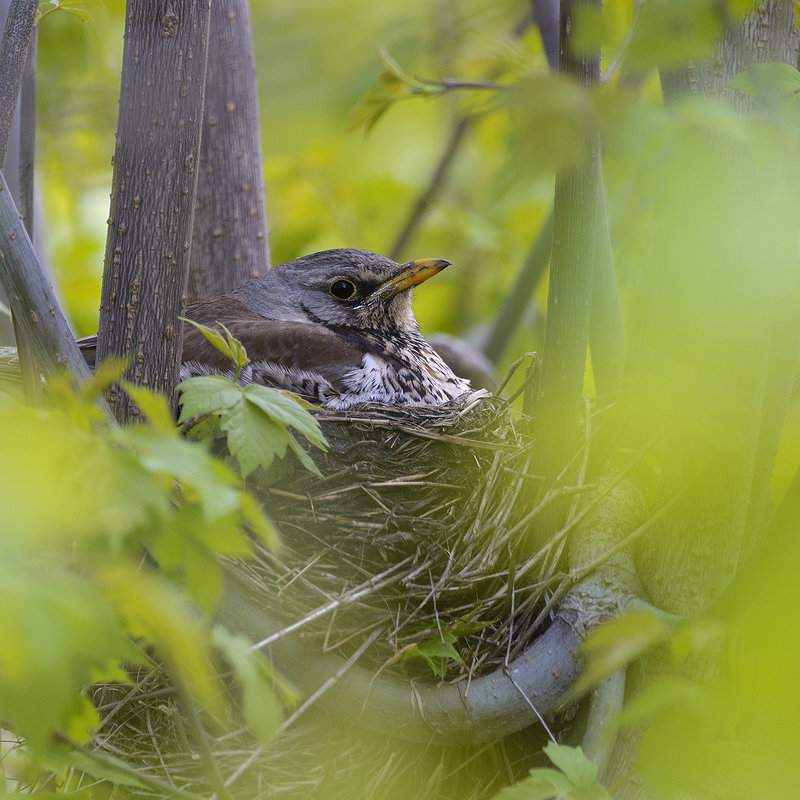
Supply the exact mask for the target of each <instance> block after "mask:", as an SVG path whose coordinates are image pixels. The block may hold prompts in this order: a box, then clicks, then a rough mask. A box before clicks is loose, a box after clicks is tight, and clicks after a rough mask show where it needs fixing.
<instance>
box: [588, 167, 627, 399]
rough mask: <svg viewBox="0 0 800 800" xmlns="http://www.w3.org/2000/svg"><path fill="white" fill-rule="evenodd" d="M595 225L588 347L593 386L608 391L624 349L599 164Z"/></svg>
mask: <svg viewBox="0 0 800 800" xmlns="http://www.w3.org/2000/svg"><path fill="white" fill-rule="evenodd" d="M596 225H597V232H596V239H595V244H596V250H595V256H596V259H595V269H594V280H593V282H592V313H591V317H590V321H589V349H590V351H591V354H592V372H593V374H594V381H595V386H597V389H598V391H599V392H600V394H608V393H610V392H613V391H615V390H616V389H618V388H619V382H620V380H621V379H622V372H623V369H624V367H625V359H626V348H625V333H624V331H623V328H622V310H621V309H620V305H619V292H618V291H617V277H616V273H615V271H614V253H613V250H612V248H611V231H610V228H609V222H608V206H607V203H606V192H605V185H604V182H603V169H602V166H601V165H600V166H598V192H597V218H596Z"/></svg>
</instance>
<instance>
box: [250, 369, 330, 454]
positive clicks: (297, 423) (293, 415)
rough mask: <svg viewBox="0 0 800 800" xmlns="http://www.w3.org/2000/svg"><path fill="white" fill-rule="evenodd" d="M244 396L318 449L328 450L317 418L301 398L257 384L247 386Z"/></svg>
mask: <svg viewBox="0 0 800 800" xmlns="http://www.w3.org/2000/svg"><path fill="white" fill-rule="evenodd" d="M244 394H245V397H247V399H248V400H249V401H250V402H251V403H255V404H256V405H257V406H259V407H260V408H261V409H263V410H264V412H266V413H267V414H268V415H269V416H270V417H272V418H273V419H276V420H278V421H279V422H283V423H284V425H290V426H291V427H293V428H294V429H295V430H296V431H297V432H298V433H302V434H303V436H305V437H306V439H308V440H309V441H310V442H312V443H313V444H315V445H316V446H317V447H319V448H321V449H326V448H327V446H328V443H327V441H326V440H325V436H324V435H323V433H322V429H321V428H320V426H319V422H318V420H317V418H316V417H315V416H313V415H312V414H309V413H308V411H306V409H305V408H304V406H303V405H302V401H301V400H300V398H298V397H296V396H295V395H293V394H291V393H289V392H282V391H279V390H278V389H271V388H269V387H267V386H261V385H259V384H256V383H251V384H250V385H249V386H245V387H244Z"/></svg>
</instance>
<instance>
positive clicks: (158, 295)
mask: <svg viewBox="0 0 800 800" xmlns="http://www.w3.org/2000/svg"><path fill="white" fill-rule="evenodd" d="M209 18H210V5H209V3H208V2H207V1H205V2H204V1H203V0H158V1H157V2H153V0H129V3H128V9H127V13H126V17H125V48H124V51H123V62H122V89H121V93H120V113H119V122H118V127H117V144H116V149H115V153H114V176H113V183H112V190H111V213H110V215H109V221H108V222H109V228H108V239H107V241H106V254H105V268H104V274H103V289H102V296H101V305H100V324H99V330H98V359H102V358H105V357H106V356H108V355H110V354H112V353H113V354H117V355H120V356H124V355H127V356H129V357H132V360H133V363H132V365H131V367H130V368H129V370H128V372H127V375H126V377H127V378H128V379H129V380H131V381H133V382H134V383H136V384H139V385H142V386H147V387H149V388H150V389H153V390H158V391H164V392H167V393H168V394H171V395H172V399H173V401H174V388H175V385H176V383H177V381H178V370H179V367H180V354H181V349H182V345H183V336H182V328H181V324H180V322H179V320H178V317H179V315H180V314H181V312H182V309H183V305H184V302H185V297H184V295H185V292H186V283H187V277H188V271H189V252H190V247H191V239H192V221H193V214H194V202H195V191H196V186H197V163H198V157H199V149H200V126H201V121H202V109H203V94H204V89H205V71H206V60H207V46H208V30H209ZM108 399H109V404H110V405H111V407H112V409H113V410H114V413H115V414H116V415H117V417H118V418H119V419H120V421H127V420H129V419H130V418H134V417H136V416H137V414H138V412H137V410H136V409H135V407H133V406H132V405H131V404H130V403H129V401H128V399H127V397H126V396H125V395H124V394H123V393H122V392H120V391H119V390H116V389H115V390H112V391H111V392H110V393H109V398H108Z"/></svg>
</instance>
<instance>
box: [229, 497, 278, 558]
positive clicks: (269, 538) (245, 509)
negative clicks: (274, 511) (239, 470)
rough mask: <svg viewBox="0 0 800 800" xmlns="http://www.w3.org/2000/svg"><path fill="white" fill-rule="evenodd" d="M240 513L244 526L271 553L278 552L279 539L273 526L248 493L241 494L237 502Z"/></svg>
mask: <svg viewBox="0 0 800 800" xmlns="http://www.w3.org/2000/svg"><path fill="white" fill-rule="evenodd" d="M239 503H240V511H241V514H242V518H243V520H244V522H245V524H246V525H247V526H248V527H249V528H250V529H251V530H252V531H253V533H255V535H256V536H258V538H259V539H260V540H261V541H262V542H263V543H264V546H265V547H266V548H267V549H268V550H270V551H271V552H273V553H277V552H278V550H280V544H281V542H280V539H279V538H278V531H277V530H276V529H275V526H274V525H273V524H272V523H271V522H270V521H269V519H267V517H266V515H265V514H264V512H263V511H262V509H261V506H260V505H259V504H258V501H257V500H256V499H255V498H254V497H253V495H251V494H250V493H249V492H242V496H241V498H240V500H239Z"/></svg>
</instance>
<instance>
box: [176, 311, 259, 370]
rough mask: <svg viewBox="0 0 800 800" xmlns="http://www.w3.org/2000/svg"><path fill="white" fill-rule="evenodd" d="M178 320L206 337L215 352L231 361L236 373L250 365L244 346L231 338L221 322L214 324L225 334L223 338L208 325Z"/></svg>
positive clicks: (188, 320)
mask: <svg viewBox="0 0 800 800" xmlns="http://www.w3.org/2000/svg"><path fill="white" fill-rule="evenodd" d="M180 319H182V320H183V321H184V322H188V323H189V324H190V325H194V327H195V328H197V330H198V331H200V333H202V334H203V336H205V337H206V339H207V340H208V341H209V342H210V344H211V345H212V346H213V347H214V348H215V349H216V350H218V351H219V352H220V353H222V355H224V356H225V357H226V358H228V359H230V360H231V362H232V363H233V366H234V367H235V368H236V371H237V372H238V371H239V370H240V369H241V368H242V367H243V366H245V364H249V363H250V359H249V358H248V357H247V351H246V350H245V349H244V345H243V344H242V343H241V342H240V341H239V340H238V339H237V338H236V337H235V336H233V334H231V332H230V331H229V330H228V329H227V328H226V327H225V326H224V325H223V324H222V323H221V322H217V323H216V324H217V325H219V327H220V328H222V330H223V331H224V332H225V336H223V335H222V334H221V333H220V332H219V331H218V330H216V329H215V328H210V327H209V326H208V325H202V324H201V323H199V322H195V321H194V320H191V319H187V318H186V317H180Z"/></svg>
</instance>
